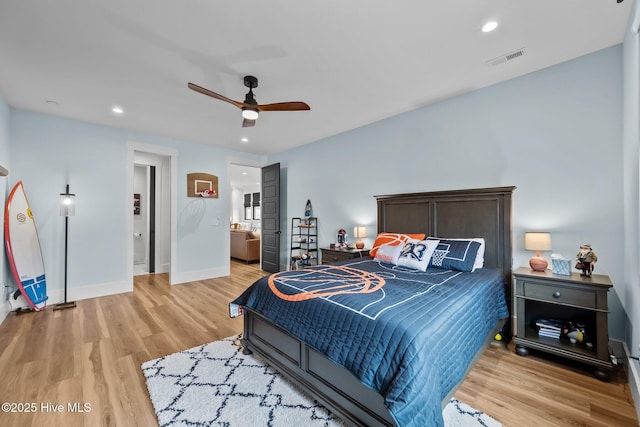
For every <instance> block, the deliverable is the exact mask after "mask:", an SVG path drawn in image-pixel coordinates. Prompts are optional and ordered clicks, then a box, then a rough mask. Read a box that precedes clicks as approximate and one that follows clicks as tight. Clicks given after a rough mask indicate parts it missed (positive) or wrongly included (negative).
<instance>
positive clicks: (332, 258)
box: [322, 251, 353, 262]
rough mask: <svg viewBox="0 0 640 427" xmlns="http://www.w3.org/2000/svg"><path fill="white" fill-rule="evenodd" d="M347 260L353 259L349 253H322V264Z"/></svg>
mask: <svg viewBox="0 0 640 427" xmlns="http://www.w3.org/2000/svg"><path fill="white" fill-rule="evenodd" d="M348 259H353V255H352V254H350V253H340V252H326V251H323V252H322V262H338V261H346V260H348Z"/></svg>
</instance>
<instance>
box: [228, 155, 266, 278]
mask: <svg viewBox="0 0 640 427" xmlns="http://www.w3.org/2000/svg"><path fill="white" fill-rule="evenodd" d="M266 164H267V162H266V160H257V159H248V158H245V157H231V156H227V177H228V176H229V167H230V166H231V165H238V166H249V167H252V168H258V169H262V168H263V167H264V166H265V165H266ZM227 184H228V188H227V191H228V192H229V195H231V193H232V191H233V188H232V187H231V180H228V181H227ZM227 208H228V209H227V216H226V218H230V217H231V214H232V212H231V210H232V209H233V202H232V200H231V197H229V203H228V206H227ZM260 221H261V222H262V220H260ZM225 245H226V247H225V251H226V252H225V253H226V254H227V256H226V257H225V258H226V260H227V261H226V267H227V271H230V268H231V257H230V254H231V235H230V234H229V233H227V238H226V239H225ZM260 252H261V253H262V241H261V242H260ZM260 266H262V259H261V260H260Z"/></svg>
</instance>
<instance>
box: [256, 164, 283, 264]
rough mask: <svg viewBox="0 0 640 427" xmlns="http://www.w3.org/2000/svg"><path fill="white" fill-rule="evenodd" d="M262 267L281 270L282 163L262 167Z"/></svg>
mask: <svg viewBox="0 0 640 427" xmlns="http://www.w3.org/2000/svg"><path fill="white" fill-rule="evenodd" d="M261 205H262V256H261V257H260V259H262V269H263V270H265V271H268V272H270V273H276V272H278V271H280V163H275V164H273V165H269V166H265V167H263V168H262V202H261Z"/></svg>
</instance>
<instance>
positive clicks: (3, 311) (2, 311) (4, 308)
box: [0, 301, 11, 324]
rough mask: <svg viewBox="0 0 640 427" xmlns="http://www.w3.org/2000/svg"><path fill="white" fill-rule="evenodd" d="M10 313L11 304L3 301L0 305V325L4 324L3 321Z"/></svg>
mask: <svg viewBox="0 0 640 427" xmlns="http://www.w3.org/2000/svg"><path fill="white" fill-rule="evenodd" d="M9 313H11V304H9V301H5V302H4V303H3V304H2V305H0V324H2V322H4V319H6V318H7V316H8V315H9Z"/></svg>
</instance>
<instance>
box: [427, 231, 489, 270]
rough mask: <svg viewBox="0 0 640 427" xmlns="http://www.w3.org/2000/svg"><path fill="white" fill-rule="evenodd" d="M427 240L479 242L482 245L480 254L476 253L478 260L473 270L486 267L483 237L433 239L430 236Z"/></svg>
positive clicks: (474, 263) (479, 249)
mask: <svg viewBox="0 0 640 427" xmlns="http://www.w3.org/2000/svg"><path fill="white" fill-rule="evenodd" d="M427 239H429V240H437V239H445V240H470V241H472V242H478V243H480V247H479V248H478V252H477V253H476V259H475V261H474V262H473V270H472V271H475V270H476V268H482V267H484V238H483V237H472V238H469V239H450V238H448V237H446V238H445V237H432V236H429V237H427Z"/></svg>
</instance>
